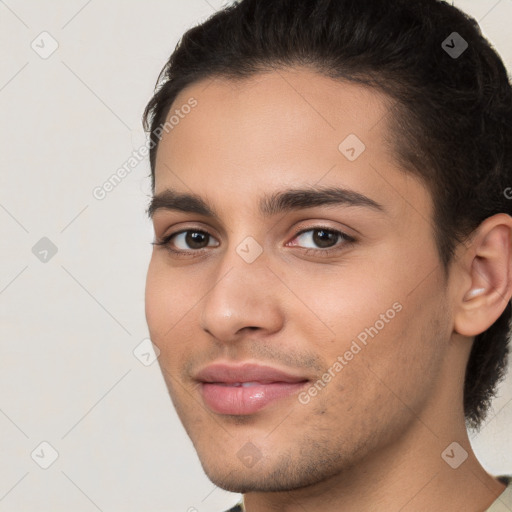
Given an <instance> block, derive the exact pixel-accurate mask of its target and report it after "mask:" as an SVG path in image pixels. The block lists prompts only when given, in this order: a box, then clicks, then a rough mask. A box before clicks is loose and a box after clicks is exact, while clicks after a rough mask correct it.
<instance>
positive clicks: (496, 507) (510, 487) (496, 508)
mask: <svg viewBox="0 0 512 512" xmlns="http://www.w3.org/2000/svg"><path fill="white" fill-rule="evenodd" d="M497 478H498V480H499V481H500V482H503V483H504V484H505V485H506V486H507V488H506V489H505V490H504V491H503V492H502V493H501V494H500V496H498V499H497V500H496V501H495V502H494V503H493V504H492V505H491V507H490V508H488V509H487V510H486V511H485V512H508V511H510V510H512V475H503V476H498V477H497Z"/></svg>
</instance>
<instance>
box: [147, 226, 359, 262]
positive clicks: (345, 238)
mask: <svg viewBox="0 0 512 512" xmlns="http://www.w3.org/2000/svg"><path fill="white" fill-rule="evenodd" d="M309 231H325V232H327V233H331V234H334V235H337V236H338V238H337V242H339V241H340V240H341V241H342V242H343V243H342V244H341V247H340V245H337V246H334V247H329V248H327V249H311V248H302V251H303V253H304V254H305V255H315V256H318V255H321V256H325V257H327V256H330V255H331V254H332V253H335V252H340V251H341V250H343V247H345V246H347V245H351V244H353V243H355V242H356V239H355V238H354V237H351V236H349V235H347V234H346V233H343V231H338V230H336V229H331V228H328V227H325V226H314V227H311V228H308V229H303V230H302V231H299V232H298V233H296V234H295V236H294V238H293V239H295V238H297V237H298V236H300V235H302V234H304V233H308V232H309ZM182 233H201V234H202V235H207V236H209V237H211V236H212V235H210V233H208V232H207V231H204V230H202V229H184V230H181V231H176V232H175V233H170V234H169V235H167V236H165V237H164V238H162V239H161V240H157V241H156V242H152V244H151V245H155V246H162V247H165V249H167V250H168V251H169V252H170V253H171V254H173V255H175V256H177V257H185V258H186V257H192V258H193V257H196V256H197V253H202V252H203V251H205V250H206V249H207V248H206V247H204V248H202V249H190V250H188V251H183V250H176V249H172V248H171V246H170V241H171V239H172V238H173V237H174V236H176V235H180V234H182ZM295 247H298V246H295Z"/></svg>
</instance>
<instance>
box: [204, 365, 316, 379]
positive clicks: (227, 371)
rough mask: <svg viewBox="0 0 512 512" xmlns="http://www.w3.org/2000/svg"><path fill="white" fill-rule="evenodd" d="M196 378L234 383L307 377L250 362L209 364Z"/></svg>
mask: <svg viewBox="0 0 512 512" xmlns="http://www.w3.org/2000/svg"><path fill="white" fill-rule="evenodd" d="M195 378H196V380H198V381H201V382H223V383H226V384H236V383H241V382H261V383H270V382H290V383H294V382H305V381H307V380H308V379H307V378H306V377H304V376H297V375H292V374H290V373H286V372H285V371H283V370H279V369H278V368H272V367H271V366H263V365H258V364H252V363H244V364H238V365H232V364H225V363H224V364H222V363H216V364H211V365H209V366H207V367H205V368H203V369H202V370H201V371H199V372H198V373H197V374H196V376H195Z"/></svg>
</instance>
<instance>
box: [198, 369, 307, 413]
mask: <svg viewBox="0 0 512 512" xmlns="http://www.w3.org/2000/svg"><path fill="white" fill-rule="evenodd" d="M196 380H197V381H198V382H199V383H200V392H201V396H202V399H203V401H204V403H205V404H206V406H207V407H208V408H209V409H210V410H211V411H213V412H215V413H217V414H226V415H249V414H254V413H256V412H258V411H260V410H261V409H263V408H265V407H267V406H268V405H270V404H271V403H275V402H277V401H279V400H284V399H286V398H288V397H289V396H291V395H293V394H295V393H297V392H298V391H300V390H301V389H302V388H303V387H304V386H306V384H307V383H308V382H309V379H308V378H306V377H303V376H297V375H293V374H290V373H287V372H284V371H282V370H280V369H277V368H272V367H269V366H260V365H254V364H242V365H237V366H234V365H227V364H215V365H211V366H208V367H206V368H204V369H203V370H202V371H200V372H199V373H198V374H197V376H196Z"/></svg>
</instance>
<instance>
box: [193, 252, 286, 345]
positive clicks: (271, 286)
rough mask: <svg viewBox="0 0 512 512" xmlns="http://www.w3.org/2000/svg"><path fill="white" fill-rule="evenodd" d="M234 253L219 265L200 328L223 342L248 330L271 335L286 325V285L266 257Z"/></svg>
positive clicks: (236, 338)
mask: <svg viewBox="0 0 512 512" xmlns="http://www.w3.org/2000/svg"><path fill="white" fill-rule="evenodd" d="M232 252H233V253H234V254H232V255H231V256H229V257H226V258H225V259H224V261H223V262H222V264H221V265H219V269H218V270H219V271H218V273H216V274H215V282H214V283H213V284H212V288H211V290H210V291H209V292H208V293H207V294H206V296H205V297H204V299H203V301H201V306H200V307H201V308H202V311H201V317H200V325H201V328H202V329H203V330H204V331H206V332H208V333H209V334H210V335H212V336H213V337H214V338H215V339H216V340H218V341H220V342H223V343H233V342H236V341H237V340H239V339H240V338H241V337H243V336H244V333H248V332H254V331H261V334H260V335H262V334H271V333H274V332H276V331H278V330H279V329H281V328H282V326H283V324H284V320H283V318H284V314H283V311H282V309H281V308H282V304H281V302H280V293H284V291H283V290H282V287H283V284H282V283H281V282H280V281H279V279H278V278H277V277H276V276H275V275H274V273H273V272H272V270H271V269H270V268H269V267H268V266H267V264H266V263H265V260H264V258H263V257H261V256H260V258H258V259H257V260H256V261H254V262H252V263H247V262H245V261H244V260H243V259H242V258H240V256H239V255H238V254H237V253H236V252H235V251H232Z"/></svg>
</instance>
